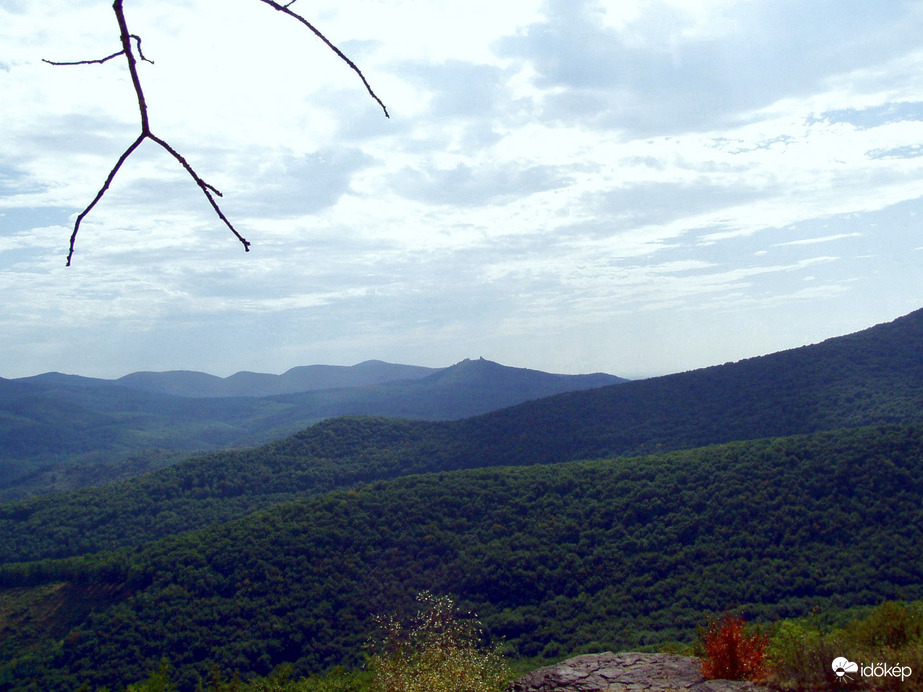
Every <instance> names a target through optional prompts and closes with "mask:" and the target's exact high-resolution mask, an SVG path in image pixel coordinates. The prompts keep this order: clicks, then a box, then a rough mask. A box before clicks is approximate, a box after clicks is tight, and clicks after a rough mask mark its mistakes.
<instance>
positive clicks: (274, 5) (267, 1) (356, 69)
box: [260, 0, 391, 118]
mask: <svg viewBox="0 0 923 692" xmlns="http://www.w3.org/2000/svg"><path fill="white" fill-rule="evenodd" d="M260 2H262V3H265V4H267V5H269V6H270V7H272V8H273V9H274V10H278V11H279V12H284V13H285V14H287V15H288V16H289V17H293V18H294V19H296V20H297V21H299V22H301V23H302V24H304V25H305V26H306V27H308V28H309V29H310V30H311V31H313V32H314V35H315V36H317V37H318V38H319V39H320V40H321V41H323V42H324V43H325V44H326V46H327V47H328V48H329V49H330V50H332V51H333V52H334V53H336V54H337V57H339V58H340V59H341V60H342V61H343V62H345V63H346V64H347V65H349V67H350V68H351V69H352V71H353V72H355V73H356V74H357V75H359V79H361V80H362V83H363V84H364V85H365V89H366V91H368V92H369V96H371V97H372V98H373V99H375V101H376V102H377V103H378V105H379V106H381V110H382V111H384V114H385V117H386V118H390V117H391V116H390V115H388V109H387V108H386V107H385V104H384V103H382V101H381V99H380V98H378V96H377V95H376V94H375V92H374V91H372V86H371V85H370V84H369V83H368V80H366V78H365V75H364V74H362V70H360V69H359V67H358V66H357V65H356V63H354V62H353V61H352V60H350V59H349V58H348V57H346V54H345V53H343V51H341V50H340V49H339V48H337V47H336V46H335V45H333V44H332V43H331V42H330V39H328V38H327V37H326V36H324V35H323V34H322V33H321V32H320V31H319V30H318V29H317V28H316V27H315V26H314V25H313V24H311V22H309V21H308V20H307V19H305V18H304V17H302V16H301V15H300V14H297V13H296V12H292V10H290V9H289V7H290V6H291V5H293V4H294V3H295V0H292V1H291V2H289V3H288V4H287V5H280V4H279V3H277V2H275V0H260Z"/></svg>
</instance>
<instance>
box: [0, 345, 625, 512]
mask: <svg viewBox="0 0 923 692" xmlns="http://www.w3.org/2000/svg"><path fill="white" fill-rule="evenodd" d="M151 375H152V376H151V377H147V375H145V374H144V373H136V377H134V379H133V381H134V382H135V385H139V383H143V382H147V383H148V385H149V386H150V388H152V389H153V388H157V387H159V388H161V389H169V388H171V387H172V389H173V390H174V391H179V390H182V389H185V391H192V390H196V391H198V392H199V395H194V396H193V395H191V396H177V395H175V394H166V393H163V392H158V391H147V390H145V389H141V388H137V387H135V386H132V387H129V386H125V384H124V380H125V379H126V378H122V379H120V380H102V379H96V378H86V377H79V376H74V375H63V374H61V373H46V374H44V375H38V376H35V377H29V378H21V379H16V380H3V379H0V498H2V499H13V498H15V497H21V496H24V495H26V494H30V493H33V492H35V491H36V490H38V489H41V488H49V489H51V488H56V487H57V488H59V487H60V483H61V482H62V479H63V478H64V477H65V476H66V477H67V479H69V480H68V482H69V483H71V484H72V485H70V486H69V487H80V486H81V485H83V484H85V483H93V484H95V483H99V482H104V481H105V480H106V479H108V478H115V477H118V476H120V475H121V474H120V473H119V472H118V471H117V469H115V468H113V467H112V465H113V462H119V461H120V460H122V459H125V458H126V457H128V456H129V455H136V454H138V453H140V452H144V451H145V450H185V451H196V450H212V449H219V448H223V447H232V446H241V445H252V444H257V443H261V442H267V441H269V440H272V439H278V438H281V437H284V436H285V435H288V434H291V433H292V432H295V431H297V430H299V429H301V428H304V427H305V426H307V425H310V424H311V423H315V422H317V421H319V420H323V419H326V418H332V417H336V416H342V415H375V416H385V417H402V418H413V419H422V420H452V419H458V418H463V417H467V416H473V415H477V414H480V413H486V412H488V411H492V410H496V409H498V408H502V407H505V406H510V405H513V404H517V403H520V402H522V401H525V400H528V399H530V398H535V397H542V396H550V395H553V394H558V393H560V392H563V391H571V390H574V389H586V388H588V387H597V386H602V385H605V384H611V383H617V382H622V381H623V380H621V379H620V378H618V377H614V376H612V375H602V374H596V375H552V374H549V373H542V372H538V371H534V370H526V369H522V368H509V367H505V366H502V365H499V364H497V363H491V362H490V361H484V360H481V361H464V362H462V363H460V364H458V365H456V366H452V367H449V368H444V369H431V368H420V367H416V366H408V365H393V364H389V363H383V362H381V361H367V362H365V363H360V364H359V365H356V366H353V367H351V368H338V367H333V366H308V367H304V368H294V369H293V370H290V371H289V372H288V373H286V374H285V375H279V376H275V375H265V376H264V375H258V374H256V373H249V374H247V373H238V375H236V376H232V377H231V378H228V380H233V382H232V384H231V385H228V384H227V382H228V380H223V379H221V378H214V377H212V376H211V375H206V374H204V373H192V372H187V373H184V372H170V373H152V374H151ZM154 375H157V376H158V377H159V376H161V375H162V377H159V379H158V377H154ZM250 375H253V377H252V378H251V377H250ZM402 375H403V376H407V377H406V378H405V379H402V380H395V379H394V378H396V377H399V376H402ZM128 377H129V379H132V377H133V376H128ZM263 378H281V379H278V380H272V382H274V384H271V386H270V384H267V383H269V382H270V380H266V379H263ZM218 383H222V384H220V385H219V384H218ZM261 383H262V384H261ZM334 383H337V384H338V385H339V387H338V388H336V389H318V387H321V386H324V385H326V384H334ZM260 386H261V387H263V388H264V390H268V389H271V388H277V389H279V388H283V389H284V388H288V389H294V390H300V389H301V388H303V387H314V389H312V390H310V391H297V393H290V394H278V395H273V396H259V397H257V396H226V395H221V396H214V397H204V396H201V393H202V392H204V391H206V389H207V388H209V387H211V388H212V391H218V389H220V388H221V387H224V388H225V389H224V391H225V392H228V391H231V390H230V387H233V388H236V390H237V391H244V390H246V389H249V390H250V391H255V390H256V389H258V388H259V387H260ZM100 464H102V465H104V466H105V467H107V468H104V467H103V466H99V465H100ZM61 465H65V466H71V467H73V466H78V467H81V468H83V467H87V466H92V467H93V468H92V469H91V470H90V471H89V473H81V474H74V473H72V472H68V473H63V474H62V473H59V470H60V466H61ZM49 466H51V468H49ZM133 468H137V469H143V468H145V466H144V465H143V464H142V465H135V466H133ZM49 474H50V475H49Z"/></svg>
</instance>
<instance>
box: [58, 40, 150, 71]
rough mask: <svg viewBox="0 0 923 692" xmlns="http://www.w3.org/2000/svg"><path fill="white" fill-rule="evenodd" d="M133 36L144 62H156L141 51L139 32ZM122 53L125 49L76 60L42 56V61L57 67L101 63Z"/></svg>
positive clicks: (123, 53)
mask: <svg viewBox="0 0 923 692" xmlns="http://www.w3.org/2000/svg"><path fill="white" fill-rule="evenodd" d="M131 37H132V38H133V39H135V42H136V43H137V44H138V55H139V56H140V58H141V59H142V60H143V61H144V62H149V63H151V65H153V64H154V61H153V60H148V59H147V58H145V57H144V53H142V52H141V37H140V36H138V35H137V34H132V35H131ZM120 55H125V51H124V50H120V51H119V52H118V53H113V54H112V55H107V56H106V57H105V58H97V59H96V60H74V61H71V62H57V61H55V60H45V59H44V58H42V62H46V63H48V64H49V65H55V66H56V67H61V66H66V65H100V64H102V63H104V62H107V61H108V60H112V58H117V57H119V56H120Z"/></svg>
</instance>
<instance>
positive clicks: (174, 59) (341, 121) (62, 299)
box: [0, 0, 923, 377]
mask: <svg viewBox="0 0 923 692" xmlns="http://www.w3.org/2000/svg"><path fill="white" fill-rule="evenodd" d="M292 9H293V10H297V11H299V12H300V13H302V14H303V15H304V16H305V17H306V18H308V19H309V20H310V21H312V22H313V23H315V25H316V26H317V27H318V28H319V29H320V30H321V31H323V32H325V33H326V35H327V36H328V37H329V38H330V40H331V41H333V42H334V43H335V44H337V45H338V46H339V47H340V48H342V49H343V50H344V52H346V53H347V54H348V55H349V56H350V57H351V58H352V59H353V60H354V61H355V62H356V63H357V64H358V65H359V67H360V68H361V69H362V71H363V72H364V74H365V76H366V77H367V78H368V80H369V82H370V83H371V85H372V87H373V88H374V89H375V91H376V92H377V93H378V95H379V96H380V97H381V98H382V100H383V101H384V102H385V104H386V105H387V107H388V109H389V112H390V114H391V118H390V119H386V118H385V117H384V115H383V113H382V111H381V109H380V108H379V107H378V106H377V104H376V103H375V102H374V101H373V100H372V99H371V98H370V97H369V95H368V94H367V93H366V92H365V89H364V87H363V86H362V83H361V81H360V80H359V79H358V77H357V76H356V75H355V74H354V73H353V72H352V71H351V70H350V69H349V67H348V66H347V65H345V64H344V63H343V62H342V61H340V60H339V59H338V58H337V57H336V56H335V55H334V54H333V53H332V52H331V51H330V50H329V49H327V48H326V47H325V46H324V45H323V44H322V43H321V42H320V41H319V40H317V39H316V38H315V37H314V36H313V35H312V34H310V33H309V32H308V30H307V29H306V28H305V27H304V26H302V25H300V24H298V23H296V22H295V21H293V20H292V19H291V18H290V17H286V16H285V15H283V14H282V13H280V12H276V11H274V10H273V9H272V8H270V7H269V6H267V5H265V4H264V3H262V2H260V1H259V0H210V1H206V0H182V1H180V0H156V1H155V0H125V13H126V17H127V21H128V25H129V28H130V30H131V31H132V33H135V34H138V35H139V36H140V37H141V39H142V48H143V51H144V54H145V56H146V57H147V58H149V59H151V60H153V61H154V64H153V65H152V64H148V63H143V64H142V65H141V66H140V68H139V70H140V76H141V80H142V84H143V86H144V90H145V93H146V96H147V101H148V104H149V107H150V117H151V126H152V130H153V132H154V133H155V134H156V135H158V136H160V137H162V138H164V139H165V140H167V141H168V142H169V143H170V144H171V145H172V146H173V147H174V148H175V149H176V150H178V151H179V152H180V153H181V154H182V155H183V156H185V157H186V159H187V160H188V161H189V162H190V164H191V165H192V166H193V167H194V168H195V169H196V171H197V172H198V173H199V174H200V175H201V176H202V177H203V178H204V179H205V180H207V181H208V182H209V183H211V184H212V185H214V186H215V187H216V188H218V189H219V190H221V191H222V192H223V193H224V197H223V199H222V200H221V202H220V203H221V206H222V208H223V210H224V211H225V213H226V214H227V215H228V217H229V218H231V220H232V221H233V223H234V224H235V226H236V227H237V228H238V230H239V231H240V232H241V233H242V234H243V235H244V236H245V237H246V238H247V239H248V240H250V241H251V242H252V244H253V245H252V250H251V252H249V253H245V252H244V251H243V248H242V246H241V245H240V243H238V241H237V240H236V239H234V237H233V236H232V235H231V233H230V232H229V231H228V229H227V228H226V227H224V226H223V225H222V224H221V222H220V220H219V219H218V218H217V217H216V216H215V214H214V212H213V211H212V210H211V207H210V206H208V203H207V201H206V200H205V198H204V197H203V195H202V194H201V192H200V191H199V189H198V187H196V185H195V184H194V182H193V181H192V179H191V178H190V177H189V176H188V175H187V174H186V173H185V172H184V171H183V170H182V168H181V167H180V166H179V165H178V163H177V162H176V161H175V160H174V159H173V158H171V157H170V156H169V155H168V154H166V152H164V151H163V150H162V149H160V148H159V147H157V146H156V145H154V144H152V143H150V142H147V143H145V144H144V145H143V146H142V147H141V148H140V149H139V150H138V151H136V152H135V153H134V154H133V155H132V156H131V158H129V160H128V161H127V163H126V164H125V166H124V167H123V168H122V170H121V171H120V172H119V174H118V176H117V177H116V179H115V182H114V183H113V185H112V187H111V188H110V189H109V191H108V192H107V193H106V195H105V196H104V198H103V200H102V201H101V202H100V204H99V205H98V206H97V207H96V208H95V209H93V211H92V212H91V213H90V215H89V216H88V217H87V219H86V221H85V222H84V224H83V225H82V227H81V231H80V235H79V237H78V241H77V252H76V254H75V255H74V260H73V266H71V267H70V268H65V266H64V264H65V258H66V255H67V247H68V239H69V236H70V233H71V230H72V226H73V223H74V219H75V218H76V215H77V214H78V213H80V211H82V210H83V209H84V208H85V207H86V206H87V204H89V202H90V201H91V200H92V199H93V197H94V195H95V194H96V193H97V191H98V190H99V188H100V186H101V185H102V182H103V181H104V180H105V178H106V175H107V174H108V172H109V170H110V169H111V167H112V166H113V164H114V163H115V161H116V159H117V158H118V157H119V155H120V154H121V153H122V152H123V151H124V150H125V148H126V147H127V146H128V145H129V144H130V143H131V142H132V141H133V140H134V139H135V138H136V137H137V136H138V134H139V133H140V125H139V115H138V106H137V101H136V99H135V95H134V92H133V90H132V86H131V83H130V81H129V76H128V71H127V68H126V65H125V62H124V59H122V58H117V59H113V60H110V61H109V62H107V63H105V64H102V65H92V66H78V67H52V66H50V65H48V64H45V63H43V62H41V60H42V58H47V59H50V60H77V59H86V58H101V57H104V56H106V55H108V54H111V53H114V52H116V51H117V50H119V48H120V45H119V43H118V27H117V24H116V21H115V15H114V14H113V12H112V7H111V3H110V2H109V1H108V0H92V1H91V0H44V1H43V2H41V3H36V2H26V1H25V0H0V292H2V303H0V305H2V310H0V376H2V377H20V376H26V375H32V374H37V373H41V372H46V371H51V370H57V371H62V372H69V373H75V374H81V375H91V376H100V377H118V376H121V375H124V374H126V373H128V372H132V371H136V370H172V369H193V370H203V371H206V372H210V373H213V374H216V375H222V376H225V375H229V374H232V373H234V372H236V371H239V370H253V371H258V372H274V373H279V372H283V371H285V370H287V369H288V368H291V367H294V366H298V365H308V364H314V363H329V364H338V365H350V364H354V363H357V362H360V361H363V360H367V359H373V358H377V359H382V360H387V361H391V362H402V363H413V364H419V365H429V366H445V365H450V364H452V363H454V362H456V361H459V360H461V359H463V358H466V357H471V358H477V357H479V356H483V357H485V358H489V359H491V360H496V361H499V362H501V363H504V364H507V365H513V366H519V367H530V368H537V369H541V370H548V371H553V372H568V373H576V372H593V371H606V372H610V373H613V374H617V375H622V376H627V377H641V376H647V375H656V374H663V373H669V372H677V371H682V370H688V369H691V368H696V367H701V366H706V365H711V364H717V363H723V362H726V361H732V360H739V359H741V358H745V357H749V356H753V355H760V354H764V353H769V352H773V351H778V350H781V349H784V348H790V347H794V346H799V345H803V344H806V343H813V342H817V341H820V340H823V339H825V338H828V337H831V336H837V335H841V334H846V333H850V332H853V331H857V330H859V329H863V328H865V327H869V326H871V325H873V324H876V323H879V322H883V321H888V320H891V319H893V318H895V317H897V316H899V315H902V314H906V313H908V312H910V311H912V310H914V309H917V308H919V307H923V290H921V289H923V272H921V265H923V234H921V232H920V221H921V216H923V214H921V212H923V148H921V147H923V3H921V2H920V1H919V0H915V1H913V2H902V1H899V0H874V1H873V0H791V1H790V0H664V1H659V0H606V1H602V2H597V1H593V0H587V1H584V0H550V1H548V2H542V1H538V0H502V1H500V2H498V1H497V0H465V1H464V2H461V1H455V0H453V1H448V0H445V1H442V0H300V1H299V2H296V3H295V4H294V5H293V6H292Z"/></svg>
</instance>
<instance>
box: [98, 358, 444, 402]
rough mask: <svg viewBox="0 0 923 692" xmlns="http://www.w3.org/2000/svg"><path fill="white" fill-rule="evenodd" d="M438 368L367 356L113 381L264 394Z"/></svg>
mask: <svg viewBox="0 0 923 692" xmlns="http://www.w3.org/2000/svg"><path fill="white" fill-rule="evenodd" d="M438 370H439V368H425V367H420V366H417V365H399V364H395V363H385V362H384V361H380V360H367V361H364V362H362V363H359V364H358V365H352V366H342V365H305V366H300V367H296V368H292V369H291V370H288V371H286V372H284V373H282V374H281V375H270V374H266V373H259V372H247V371H243V372H238V373H235V374H233V375H231V376H229V377H224V378H222V377H216V376H214V375H208V374H206V373H202V372H194V371H189V370H171V371H168V372H134V373H131V374H129V375H125V376H124V377H120V378H119V379H118V380H116V382H118V383H119V384H122V385H125V386H126V387H131V388H132V389H140V390H142V391H146V392H152V393H156V394H172V395H174V396H186V397H238V396H257V397H264V396H273V395H277V394H294V393H297V392H311V391H316V390H319V389H340V388H343V387H367V386H370V385H376V384H383V383H385V382H395V381H398V380H415V379H418V378H421V377H426V376H427V375H431V374H432V373H434V372H438Z"/></svg>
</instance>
